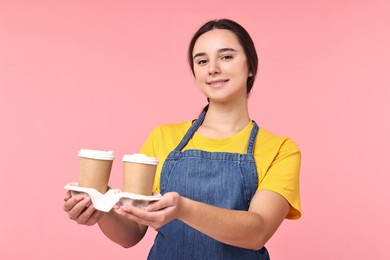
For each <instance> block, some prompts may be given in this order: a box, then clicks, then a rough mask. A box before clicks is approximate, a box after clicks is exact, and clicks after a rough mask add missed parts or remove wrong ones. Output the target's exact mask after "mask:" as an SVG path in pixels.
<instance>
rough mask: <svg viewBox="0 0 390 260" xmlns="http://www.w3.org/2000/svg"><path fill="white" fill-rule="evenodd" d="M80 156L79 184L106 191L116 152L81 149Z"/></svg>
mask: <svg viewBox="0 0 390 260" xmlns="http://www.w3.org/2000/svg"><path fill="white" fill-rule="evenodd" d="M78 156H79V158H80V171H79V181H78V186H79V187H83V188H93V189H96V190H97V191H99V192H100V193H103V194H104V193H106V191H107V187H108V180H109V179H110V173H111V167H112V162H113V160H114V158H115V157H114V152H113V151H100V150H90V149H81V150H80V151H79V153H78Z"/></svg>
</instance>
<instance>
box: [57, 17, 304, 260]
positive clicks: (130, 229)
mask: <svg viewBox="0 0 390 260" xmlns="http://www.w3.org/2000/svg"><path fill="white" fill-rule="evenodd" d="M188 58H189V63H190V66H191V69H192V72H193V74H194V76H195V79H196V83H197V85H198V86H199V88H200V90H201V91H202V92H203V93H204V95H205V96H206V97H207V99H208V101H209V104H208V105H207V106H206V107H205V109H204V110H203V112H202V113H201V115H200V116H199V118H198V119H197V120H194V121H188V122H184V123H179V124H171V125H161V126H159V127H157V128H155V129H154V130H153V131H152V133H151V134H150V135H149V137H148V139H147V140H146V142H145V143H144V145H143V147H142V148H141V151H140V152H141V153H144V154H147V155H149V156H153V157H157V158H158V159H159V161H160V162H162V163H160V165H159V167H158V169H157V176H156V179H155V183H154V191H155V192H160V193H161V194H163V198H162V199H161V200H160V201H158V202H155V203H153V204H150V205H149V206H148V207H147V208H146V209H139V208H136V207H132V206H122V207H116V208H115V209H113V210H111V211H110V212H109V213H102V212H99V211H96V210H94V208H93V206H91V202H90V200H89V199H84V198H83V197H82V196H76V197H73V198H70V195H69V193H68V194H67V195H66V197H65V204H64V210H65V211H66V212H68V214H69V217H70V218H71V219H74V220H76V221H77V222H78V223H79V224H85V225H93V224H95V223H98V225H99V226H100V228H101V230H102V231H103V233H104V234H105V235H106V236H107V237H108V238H110V239H111V240H113V241H114V242H116V243H118V244H120V245H122V246H124V247H131V246H134V245H135V244H137V243H138V242H139V241H140V240H141V239H142V238H143V236H144V234H145V232H146V230H147V227H148V226H150V227H152V228H154V229H156V230H157V231H158V234H157V236H156V239H155V243H154V245H153V247H152V249H151V251H150V253H149V259H269V256H268V252H267V250H266V248H265V247H264V245H265V244H266V242H267V241H268V240H269V239H270V238H271V237H272V235H273V234H274V233H275V231H276V230H277V229H278V227H279V226H280V224H281V223H282V221H283V220H284V219H285V218H289V219H297V218H299V217H300V215H301V213H300V198H299V168H300V151H299V149H298V147H297V146H296V145H295V143H294V142H293V141H292V140H291V139H289V138H285V137H278V136H275V135H273V134H271V133H270V132H268V131H266V130H264V129H259V128H258V126H257V124H256V123H255V122H254V121H252V120H251V119H250V116H249V112H248V95H249V92H250V90H251V89H252V86H253V83H254V79H255V77H256V73H257V64H258V62H257V54H256V50H255V47H254V44H253V42H252V40H251V38H250V36H249V34H248V33H247V32H246V30H245V29H244V28H243V27H241V26H240V25H239V24H237V23H235V22H233V21H231V20H227V19H222V20H213V21H209V22H207V23H206V24H204V25H203V26H202V27H201V28H200V29H199V30H198V31H197V32H196V34H195V35H194V37H193V39H192V41H191V43H190V46H189V51H188ZM86 207H88V208H87V209H86V210H85V208H86Z"/></svg>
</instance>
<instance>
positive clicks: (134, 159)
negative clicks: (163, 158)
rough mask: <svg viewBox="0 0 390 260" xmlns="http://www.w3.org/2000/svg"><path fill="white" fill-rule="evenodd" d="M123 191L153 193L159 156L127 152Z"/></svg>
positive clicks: (124, 160) (124, 157)
mask: <svg viewBox="0 0 390 260" xmlns="http://www.w3.org/2000/svg"><path fill="white" fill-rule="evenodd" d="M122 161H123V183H122V184H123V186H122V191H123V192H130V193H134V194H141V195H146V196H150V195H152V193H153V183H154V177H155V175H156V168H157V164H158V160H157V158H154V157H148V156H146V155H144V154H125V155H124V156H123V159H122Z"/></svg>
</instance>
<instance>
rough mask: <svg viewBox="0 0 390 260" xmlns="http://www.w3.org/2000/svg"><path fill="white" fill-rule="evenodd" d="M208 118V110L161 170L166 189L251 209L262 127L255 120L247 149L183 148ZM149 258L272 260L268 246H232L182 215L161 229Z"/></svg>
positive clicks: (162, 187)
mask: <svg viewBox="0 0 390 260" xmlns="http://www.w3.org/2000/svg"><path fill="white" fill-rule="evenodd" d="M204 118H205V113H203V114H201V115H200V117H199V118H198V120H196V121H195V122H194V124H193V125H192V126H191V127H190V129H189V130H188V131H187V133H186V134H185V136H184V137H183V139H182V140H181V142H180V143H179V145H178V146H177V147H176V149H175V150H173V151H172V152H171V153H170V154H169V155H168V157H167V159H166V160H165V163H164V165H163V168H162V170H161V179H160V191H161V194H165V193H167V192H170V191H175V192H178V193H179V194H180V195H181V196H183V197H186V198H189V199H192V200H195V201H199V202H203V203H206V204H210V205H213V206H216V207H221V208H226V209H233V210H248V209H249V204H250V202H251V199H252V197H253V196H254V194H255V192H256V190H257V184H258V176H257V170H256V164H255V160H254V157H253V146H254V143H255V140H256V136H257V132H258V129H259V127H258V126H257V124H256V122H254V126H253V128H252V132H251V134H250V137H249V142H248V149H247V153H246V154H239V153H226V152H206V151H201V150H194V149H191V150H185V151H182V149H183V148H184V147H185V146H186V145H187V143H188V141H189V140H190V139H191V138H192V136H193V135H194V133H195V132H196V131H197V129H198V127H199V126H200V125H201V124H202V122H203V120H204ZM148 259H150V260H153V259H159V260H175V259H180V260H183V259H185V260H188V259H213V260H214V259H224V260H226V259H264V260H266V259H269V256H268V252H267V249H266V248H265V247H263V248H262V249H260V250H258V251H256V250H249V249H244V248H240V247H236V246H231V245H227V244H224V243H221V242H219V241H217V240H215V239H213V238H211V237H209V236H207V235H205V234H203V233H201V232H199V231H197V230H196V229H193V228H192V227H190V226H188V225H187V224H185V223H183V222H182V221H180V220H173V221H171V222H170V223H168V224H166V225H164V226H163V227H161V228H159V229H158V234H157V236H156V239H155V242H154V245H153V247H152V249H151V251H150V253H149V256H148Z"/></svg>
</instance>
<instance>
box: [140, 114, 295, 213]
mask: <svg viewBox="0 0 390 260" xmlns="http://www.w3.org/2000/svg"><path fill="white" fill-rule="evenodd" d="M191 124H192V122H191V121H188V122H182V123H178V124H165V125H160V126H158V127H156V128H155V129H153V131H152V132H151V134H150V135H149V136H148V138H147V139H146V141H145V143H144V145H143V146H142V148H141V150H140V152H141V153H143V154H146V155H148V156H152V157H156V158H157V159H158V160H159V164H158V166H157V173H156V179H155V182H154V187H153V190H154V192H160V175H161V169H162V166H163V164H164V161H165V159H166V158H167V156H168V154H169V153H170V152H171V151H172V150H174V149H175V148H176V146H177V145H178V144H179V142H180V141H181V139H182V138H183V136H184V134H185V133H186V132H187V130H188V129H189V128H190V126H191ZM253 124H254V123H253V122H252V121H251V122H250V123H249V124H248V125H247V126H246V127H245V128H243V129H242V130H241V131H240V132H239V133H237V134H235V135H234V136H231V137H227V138H218V139H215V138H208V137H205V136H202V135H200V134H198V133H197V132H195V134H194V136H193V137H192V138H191V139H190V141H189V142H188V144H187V145H186V147H185V148H184V149H183V150H187V149H197V150H204V151H208V152H231V153H241V154H245V153H246V152H247V146H248V141H249V136H250V133H251V130H252V127H253ZM253 153H254V157H255V162H256V168H257V174H258V179H259V184H258V188H257V190H271V191H274V192H277V193H279V194H280V195H282V196H283V197H284V198H285V199H286V200H287V201H288V202H289V203H290V205H291V210H290V212H289V213H288V215H287V217H286V218H288V219H298V218H299V217H300V216H301V207H300V193H299V171H300V163H301V153H300V150H299V148H298V147H297V145H296V144H295V143H294V142H293V141H292V140H291V139H289V138H287V137H279V136H276V135H273V134H272V133H270V132H268V131H266V130H264V129H262V128H260V129H259V132H258V134H257V138H256V142H255V146H254V151H253Z"/></svg>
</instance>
